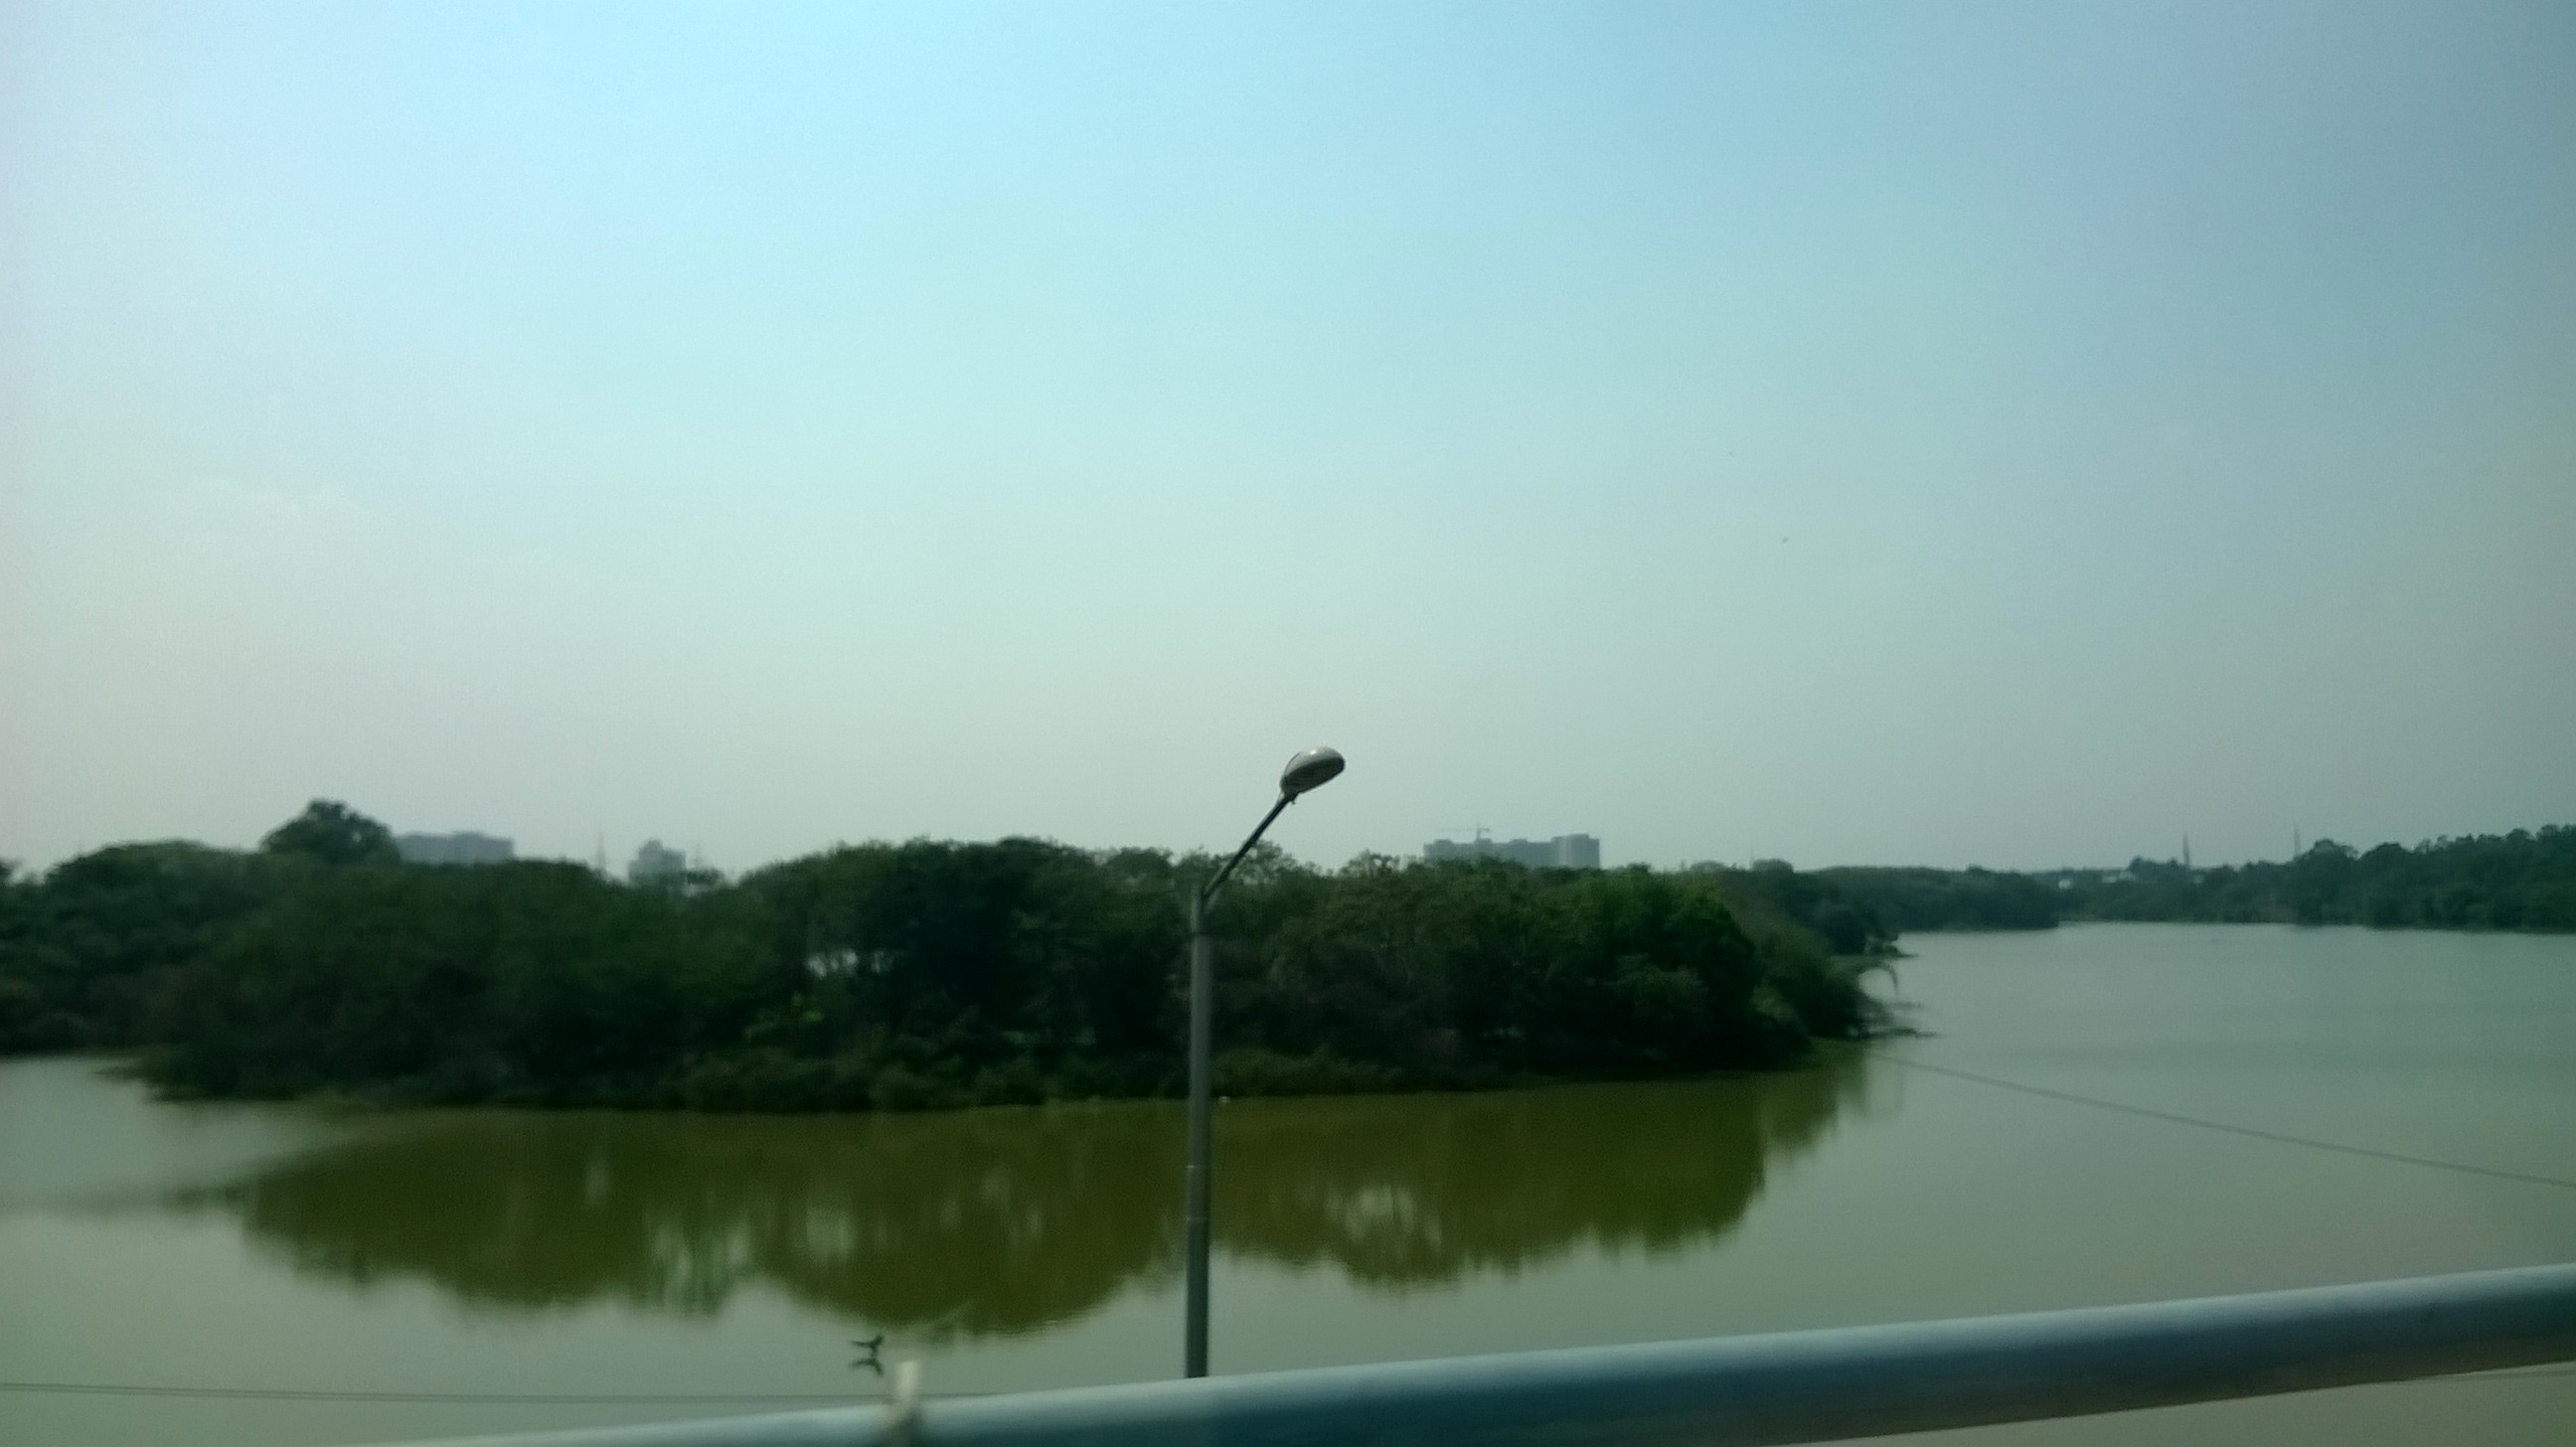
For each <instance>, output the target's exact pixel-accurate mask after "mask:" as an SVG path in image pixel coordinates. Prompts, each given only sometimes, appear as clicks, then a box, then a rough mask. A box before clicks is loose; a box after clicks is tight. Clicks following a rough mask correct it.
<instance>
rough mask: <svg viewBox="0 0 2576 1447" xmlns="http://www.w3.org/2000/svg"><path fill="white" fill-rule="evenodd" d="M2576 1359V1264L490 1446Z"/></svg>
mask: <svg viewBox="0 0 2576 1447" xmlns="http://www.w3.org/2000/svg"><path fill="white" fill-rule="evenodd" d="M2570 1359H2576V1264H2571V1265H2563V1266H2534V1267H2523V1268H2518V1269H2515V1270H2508V1271H2482V1272H2475V1273H2471V1274H2468V1275H2461V1276H2431V1277H2419V1278H2416V1279H2413V1280H2408V1281H2382V1282H2373V1283H2369V1284H2367V1285H2360V1286H2330V1287H2320V1288H2313V1289H2309V1290H2302V1291H2276V1292H2267V1293H2263V1294H2259V1295H2252V1296H2219V1297H2204V1298H2200V1299H2198V1300H2191V1301H2168V1302H2157V1303H2153V1304H2150V1305H2143V1306H2108V1307H2089V1308H2084V1309H2081V1310H2075V1311H2044V1312H2031V1313H2027V1314H2023V1315H2017V1316H1989V1317H1972V1318H1967V1319H1964V1320H1958V1321H1938V1322H1920V1323H1914V1324H1909V1325H1901V1326H1865V1327H1843V1328H1836V1329H1833V1330H1827V1331H1801V1332H1787V1333H1782V1334H1779V1335H1774V1336H1748V1337H1718V1338H1712V1339H1709V1340H1704V1341H1683V1342H1659V1343H1654V1344H1650V1345H1643V1346H1621V1347H1586V1348H1578V1349H1574V1350H1567V1351H1543V1352H1517V1353H1512V1354H1508V1355H1502V1356H1483V1357H1457V1358H1450V1359H1446V1360H1439V1361H1423V1362H1399V1363H1391V1364H1386V1365H1378V1366H1359V1367H1326V1368H1318V1369H1314V1370H1309V1371H1293V1372H1268V1373H1260V1374H1255V1375H1247V1376H1236V1377H1203V1378H1199V1379H1196V1380H1182V1381H1164V1382H1145V1383H1138V1384H1135V1385H1132V1386H1117V1387H1088V1388H1082V1389H1078V1390H1074V1391H1058V1392H1028V1393H1020V1394H1016V1395H1009V1396H993V1397H966V1398H954V1399H948V1400H940V1401H922V1400H920V1399H918V1398H917V1397H915V1396H913V1395H912V1394H910V1393H909V1392H908V1391H903V1390H899V1391H898V1393H897V1400H896V1401H895V1402H894V1403H892V1404H890V1405H872V1406H865V1407H844V1408H834V1409H830V1410H826V1411H811V1412H790V1413H781V1414H775V1415H769V1416H759V1417H736V1418H728V1419H721V1420H716V1421H701V1422H674V1423H663V1424H656V1425H651V1426H640V1427H602V1428H592V1429H587V1430H582V1431H573V1432H547V1433H537V1434H532V1435H524V1436H513V1437H486V1438H477V1439H474V1441H475V1442H477V1443H478V1444H481V1447H501V1444H509V1447H1395V1444H1421V1447H1431V1444H1438V1447H1682V1444H1688V1447H1756V1444H1768V1443H1788V1442H1824V1441H1833V1440H1838V1439H1842V1438H1847V1437H1872V1436H1879V1435H1883V1434H1887V1433H1896V1432H1921V1431H1929V1430H1932V1429H1935V1428H1944V1427H1973V1426H1982V1425H1986V1424H1989V1423H1998V1422H2020V1421H2029V1420H2031V1419H2034V1418H2041V1417H2073V1416H2082V1415H2086V1414H2088V1413H2095V1412H2122V1411H2129V1410H2131V1409H2134V1408H2140V1407H2163V1406H2174V1405H2178V1404H2181V1403H2185V1402H2206V1401H2215V1400H2219V1399H2222V1398H2229V1397H2252V1396H2262V1395H2266V1394H2269V1393H2274V1392H2299V1391H2309V1390H2312V1389H2315V1388H2319V1387H2343V1386H2353V1385H2357V1384H2360V1383H2364V1382H2388V1381H2401V1380H2404V1379H2407V1378H2412V1377H2430V1376H2445V1375H2449V1374H2453V1373H2458V1372H2471V1371H2483V1370H2489V1369H2493V1368H2499V1367H2517V1366H2529V1365H2533V1364H2536V1363H2542V1362H2556V1361H2566V1360H2570Z"/></svg>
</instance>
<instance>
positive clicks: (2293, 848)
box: [2290, 824, 2299, 859]
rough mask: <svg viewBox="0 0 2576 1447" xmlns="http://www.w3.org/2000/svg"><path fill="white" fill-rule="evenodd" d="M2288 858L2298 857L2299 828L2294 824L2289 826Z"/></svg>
mask: <svg viewBox="0 0 2576 1447" xmlns="http://www.w3.org/2000/svg"><path fill="white" fill-rule="evenodd" d="M2290 857H2291V858H2292V859H2296V858H2298V857H2299V826H2298V825H2296V824H2293V825H2291V826H2290Z"/></svg>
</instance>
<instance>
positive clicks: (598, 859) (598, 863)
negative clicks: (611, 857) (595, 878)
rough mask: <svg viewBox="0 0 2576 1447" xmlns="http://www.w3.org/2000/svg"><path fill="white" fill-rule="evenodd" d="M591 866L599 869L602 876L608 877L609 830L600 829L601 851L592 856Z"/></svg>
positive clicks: (603, 877)
mask: <svg viewBox="0 0 2576 1447" xmlns="http://www.w3.org/2000/svg"><path fill="white" fill-rule="evenodd" d="M590 867H591V868H593V869H595V870H598V871H599V877H600V878H602V879H606V878H607V877H608V831H607V830H605V829H602V830H600V831H599V852H598V853H596V854H594V855H592V856H591V860H590Z"/></svg>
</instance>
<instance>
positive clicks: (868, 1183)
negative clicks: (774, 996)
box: [179, 1053, 1866, 1340]
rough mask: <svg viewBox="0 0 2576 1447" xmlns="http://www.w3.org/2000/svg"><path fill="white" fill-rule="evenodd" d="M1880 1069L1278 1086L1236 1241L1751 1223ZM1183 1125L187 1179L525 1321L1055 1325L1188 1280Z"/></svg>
mask: <svg viewBox="0 0 2576 1447" xmlns="http://www.w3.org/2000/svg"><path fill="white" fill-rule="evenodd" d="M1865 1069H1866V1062H1865V1060H1864V1059H1863V1058H1861V1057H1860V1056H1858V1055H1857V1054H1852V1053H1841V1054H1840V1055H1839V1057H1838V1059H1836V1060H1835V1061H1834V1062H1832V1063H1829V1064H1827V1065H1824V1066H1822V1067H1819V1068H1817V1069H1813V1070H1806V1071H1800V1072H1795V1073H1785V1074H1777V1075H1764V1076H1753V1077H1745V1078H1738V1079H1723V1080H1706V1081H1694V1082H1685V1083H1662V1084H1653V1085H1605V1086H1593V1087H1570V1088H1562V1089H1552V1090H1535V1091H1509V1092H1497V1093H1493V1094H1484V1095H1445V1096H1443V1095H1417V1096H1400V1097H1395V1096H1379V1097H1366V1098H1349V1099H1308V1100H1265V1101H1249V1102H1244V1103H1241V1104H1237V1105H1234V1106H1231V1107H1228V1108H1227V1109H1226V1110H1225V1111H1224V1112H1222V1113H1221V1115H1220V1117H1219V1120H1220V1125H1219V1129H1218V1154H1217V1175H1216V1183H1215V1184H1216V1202H1215V1216H1216V1222H1215V1224H1216V1231H1217V1244H1218V1247H1219V1249H1220V1250H1221V1251H1224V1252H1227V1253H1231V1254H1234V1255H1238V1256H1249V1257H1253V1258H1258V1259H1264V1260H1269V1261H1274V1262H1279V1263H1283V1264H1287V1265H1290V1266H1296V1267H1306V1266H1317V1265H1329V1266H1333V1267H1337V1268H1339V1269H1340V1270H1342V1271H1344V1272H1346V1273H1348V1274H1349V1275H1350V1276H1351V1277H1352V1278H1353V1279H1354V1280H1357V1281H1359V1282H1362V1283H1364V1284H1367V1285H1369V1286H1372V1287H1375V1288H1379V1289H1386V1290H1404V1289H1408V1288H1411V1287H1415V1286H1421V1285H1430V1284H1436V1283H1444V1282H1449V1281H1454V1280H1456V1279H1458V1278H1460V1277H1461V1276H1465V1275H1468V1274H1471V1273H1482V1272H1511V1271H1516V1270H1520V1269H1523V1268H1526V1267H1529V1266H1531V1265H1534V1264H1537V1263H1540V1262H1543V1261H1545V1260H1547V1259H1549V1258H1551V1257H1555V1256H1560V1255H1562V1254H1564V1253H1566V1252H1569V1251H1573V1250H1576V1249H1578V1248H1581V1247H1585V1246H1591V1247H1596V1248H1599V1249H1603V1250H1609V1251H1621V1250H1642V1251H1646V1252H1659V1251H1671V1250H1677V1249H1681V1248H1684V1247H1689V1246H1693V1245H1698V1244H1703V1243H1706V1242H1708V1241H1711V1240H1713V1239H1715V1238H1716V1237H1718V1236H1720V1235H1723V1234H1724V1233H1725V1232H1726V1231H1728V1230H1729V1229H1731V1228H1732V1227H1733V1226H1734V1225H1735V1223H1736V1222H1737V1221H1739V1220H1740V1219H1742V1217H1743V1215H1744V1212H1745V1209H1746V1208H1747V1207H1748V1206H1749V1205H1751V1203H1752V1201H1753V1200H1754V1198H1755V1197H1756V1196H1757V1195H1758V1194H1759V1193H1760V1191H1761V1189H1762V1183H1763V1179H1764V1172H1765V1170H1766V1167H1767V1164H1768V1163H1769V1162H1770V1161H1772V1160H1774V1159H1776V1158H1779V1157H1782V1156H1784V1155H1786V1154H1788V1153H1793V1152H1796V1151H1798V1150H1800V1149H1801V1148H1803V1147H1805V1146H1807V1145H1809V1144H1810V1143H1812V1142H1813V1141H1815V1140H1816V1139H1817V1138H1818V1137H1819V1135H1820V1134H1821V1133H1822V1132H1823V1131H1824V1130H1825V1128H1826V1127H1827V1126H1828V1125H1829V1124H1830V1123H1831V1122H1832V1120H1833V1119H1834V1117H1835V1116H1836V1115H1837V1114H1838V1113H1839V1112H1840V1111H1841V1110H1842V1109H1843V1108H1844V1107H1845V1106H1846V1105H1847V1104H1848V1103H1850V1102H1851V1101H1852V1100H1854V1099H1855V1098H1856V1096H1857V1094H1858V1092H1859V1089H1860V1086H1861V1084H1862V1078H1863V1071H1864V1070H1865ZM1181 1145H1182V1140H1181V1130H1180V1115H1179V1112H1178V1110H1177V1109H1176V1108H1173V1107H1171V1106H1168V1105H1152V1104H1111V1105H1100V1106H1086V1107H1054V1108H1040V1109H1016V1110H1015V1109H1004V1110H984V1111H968V1112H960V1113H953V1114H942V1115H911V1116H902V1115H877V1116H856V1117H852V1116H837V1117H812V1116H808V1117H778V1116H676V1115H606V1114H561V1115H547V1114H517V1113H509V1112H474V1113H460V1114H453V1115H448V1114H442V1115H436V1116H429V1117H424V1118H422V1120H421V1122H420V1123H419V1125H418V1127H417V1128H416V1129H412V1130H405V1131H401V1132H398V1133H394V1134H392V1135H390V1136H380V1137H376V1138H372V1139H369V1140H366V1141H362V1142H358V1143H353V1144H349V1145H344V1146H339V1147H335V1148H332V1149H328V1150H325V1151H322V1152H319V1153H316V1154H314V1155H310V1156H305V1157H301V1158H298V1159H296V1160H293V1161H291V1162H289V1163H287V1164H284V1165H282V1166H279V1167H276V1168H274V1169H272V1170H269V1171H267V1172H265V1173H263V1174H260V1175H258V1176H255V1177H253V1178H250V1179H248V1180H246V1181H243V1182H241V1183H238V1184H235V1185H232V1186H228V1187H224V1188H221V1189H217V1190H208V1191H199V1192H194V1193H191V1194H189V1195H188V1196H185V1197H183V1198H180V1202H179V1203H180V1204H184V1205H186V1206H188V1207H190V1208H194V1209H218V1210H222V1211H226V1212H230V1213H235V1214H238V1215H239V1216H240V1217H241V1218H242V1220H243V1223H244V1225H245V1228H246V1229H247V1231H248V1232H249V1234H250V1235H251V1237H252V1238H253V1239H254V1240H256V1241H258V1242H261V1243H263V1244H265V1245H267V1246H269V1247H270V1248H272V1249H275V1250H278V1251H281V1252H283V1253H284V1254H285V1255H286V1256H287V1257H288V1258H289V1259H290V1260H291V1261H292V1262H293V1263H294V1264H295V1266H296V1267H297V1268H298V1269H300V1270H303V1271H307V1272H314V1273H320V1274H326V1275H330V1276H335V1277H339V1278H342V1279H344V1280H347V1281H350V1282H353V1283H356V1284H359V1285H361V1286H364V1285H367V1284H370V1283H374V1282H378V1281H385V1280H392V1279H404V1278H420V1279H426V1280H428V1281H431V1282H434V1283H436V1284H437V1285H438V1286H440V1287H442V1288H443V1289H445V1290H447V1291H449V1292H451V1293H454V1294H455V1295H456V1296H458V1297H459V1298H461V1299H463V1300H464V1301H466V1302H468V1303H472V1304H475V1305H479V1306H486V1307H494V1308H504V1309H529V1308H544V1307H554V1306H570V1305H575V1304H580V1303H587V1302H594V1301H603V1300H613V1301H620V1302H624V1303H627V1304H630V1305H634V1306H640V1307H646V1308H650V1309H655V1310H662V1311H671V1312H679V1313H692V1314H703V1313H710V1312H713V1311H715V1310H717V1309H719V1308H720V1307H722V1306H723V1304H724V1303H725V1301H726V1300H727V1298H728V1297H729V1296H730V1294H731V1293H732V1292H733V1291H734V1290H736V1289H737V1288H739V1287H742V1286H746V1285H750V1284H753V1283H764V1282H765V1283H768V1284H771V1285H773V1286H775V1287H776V1288H778V1289H781V1290H783V1291H786V1292H787V1293H789V1294H791V1295H793V1296H795V1297H797V1298H800V1299H802V1300H805V1301H807V1302H810V1303H812V1304H814V1305H817V1306H820V1307H823V1308H825V1309H828V1310H830V1311H833V1312H834V1313H836V1314H840V1315H843V1316H846V1317H849V1318H852V1319H855V1320H862V1321H865V1322H869V1323H872V1324H875V1325H877V1326H881V1327H887V1328H892V1329H894V1330H897V1331H901V1332H904V1333H906V1334H909V1335H912V1336H914V1337H916V1338H921V1339H929V1340H938V1339H944V1338H948V1337H952V1336H958V1335H965V1336H987V1335H1011V1334H1018V1333H1025V1332H1031V1331H1036V1330H1039V1329H1042V1328H1045V1327H1048V1326H1051V1325H1055V1324H1057V1323H1061V1322H1064V1321H1067V1320H1069V1319H1071V1318H1074V1317H1076V1316H1079V1315H1081V1314H1083V1313H1085V1312H1088V1311H1090V1310H1092V1309H1093V1308H1096V1307H1098V1306H1100V1305H1102V1304H1103V1303H1105V1302H1107V1301H1109V1300H1110V1299H1112V1298H1113V1297H1114V1296H1116V1295H1117V1294H1118V1293H1119V1292H1120V1291H1121V1290H1122V1289H1123V1288H1125V1287H1127V1286H1129V1285H1130V1284H1132V1283H1139V1282H1153V1281H1157V1280H1160V1279H1163V1278H1166V1277H1168V1276H1170V1275H1171V1274H1173V1273H1174V1272H1176V1271H1177V1269H1178V1265H1179V1247H1180V1235H1181V1231H1180V1227H1181V1222H1180V1196H1181V1191H1180V1180H1181V1164H1182V1160H1181Z"/></svg>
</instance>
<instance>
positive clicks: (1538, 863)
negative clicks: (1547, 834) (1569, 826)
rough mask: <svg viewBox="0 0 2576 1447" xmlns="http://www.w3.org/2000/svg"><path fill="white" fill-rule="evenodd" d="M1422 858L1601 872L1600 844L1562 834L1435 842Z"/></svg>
mask: <svg viewBox="0 0 2576 1447" xmlns="http://www.w3.org/2000/svg"><path fill="white" fill-rule="evenodd" d="M1422 857H1423V858H1424V859H1425V860H1428V861H1430V862H1431V863H1434V864H1437V863H1439V862H1440V861H1442V860H1444V859H1505V860H1509V861H1511V862H1512V863H1514V864H1526V865H1528V866H1529V867H1530V868H1532V869H1599V868H1600V867H1601V841H1600V840H1598V839H1595V838H1593V837H1592V836H1591V835H1589V834H1559V835H1557V836H1556V837H1555V838H1553V839H1488V838H1486V837H1485V836H1484V835H1482V834H1478V835H1477V836H1476V837H1475V838H1473V839H1470V840H1466V841H1464V842H1461V841H1459V840H1456V839H1434V840H1432V841H1431V842H1430V843H1428V844H1425V845H1423V846H1422Z"/></svg>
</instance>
